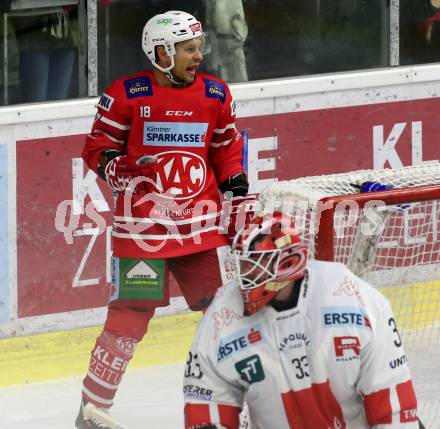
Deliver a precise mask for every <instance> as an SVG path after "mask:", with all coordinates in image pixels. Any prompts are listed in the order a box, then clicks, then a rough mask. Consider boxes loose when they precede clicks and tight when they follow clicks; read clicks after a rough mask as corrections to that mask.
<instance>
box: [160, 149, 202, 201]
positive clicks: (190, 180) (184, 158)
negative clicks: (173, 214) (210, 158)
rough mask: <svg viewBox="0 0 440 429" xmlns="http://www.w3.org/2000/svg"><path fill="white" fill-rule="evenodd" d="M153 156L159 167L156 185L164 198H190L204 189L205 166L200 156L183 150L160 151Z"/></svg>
mask: <svg viewBox="0 0 440 429" xmlns="http://www.w3.org/2000/svg"><path fill="white" fill-rule="evenodd" d="M155 156H156V157H157V165H158V167H159V168H158V172H157V176H156V187H157V189H158V191H159V192H160V193H161V194H162V196H163V197H164V198H172V199H174V200H183V199H187V198H192V197H195V196H196V195H198V194H199V193H200V192H201V191H202V190H203V189H204V187H205V183H206V172H207V167H206V163H205V161H204V159H203V158H202V157H200V156H199V155H196V154H194V153H191V152H184V151H175V152H162V153H158V154H156V155H155ZM165 193H166V194H165ZM164 194H165V195H164Z"/></svg>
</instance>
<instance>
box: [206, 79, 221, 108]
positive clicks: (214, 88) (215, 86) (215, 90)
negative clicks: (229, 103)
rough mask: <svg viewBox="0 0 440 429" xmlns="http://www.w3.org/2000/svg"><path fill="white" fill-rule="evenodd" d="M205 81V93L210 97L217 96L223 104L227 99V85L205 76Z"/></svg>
mask: <svg viewBox="0 0 440 429" xmlns="http://www.w3.org/2000/svg"><path fill="white" fill-rule="evenodd" d="M203 81H204V82H205V95H206V96H207V97H209V98H217V99H219V100H220V102H221V103H222V104H223V103H224V102H225V100H226V88H225V86H224V85H223V84H222V83H220V82H217V81H216V80H211V79H207V78H203Z"/></svg>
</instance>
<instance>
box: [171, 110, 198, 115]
mask: <svg viewBox="0 0 440 429" xmlns="http://www.w3.org/2000/svg"><path fill="white" fill-rule="evenodd" d="M193 113H194V112H188V111H185V110H167V111H166V112H165V116H192V114H193Z"/></svg>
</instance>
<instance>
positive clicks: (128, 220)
mask: <svg viewBox="0 0 440 429" xmlns="http://www.w3.org/2000/svg"><path fill="white" fill-rule="evenodd" d="M221 214H222V212H215V213H210V214H206V215H201V216H195V217H191V218H188V219H182V220H168V219H156V218H151V217H150V218H143V217H130V216H115V217H114V218H113V219H114V221H116V222H126V223H136V224H137V223H143V224H159V225H188V224H191V223H195V222H200V221H204V220H208V219H213V218H217V217H218V216H220V215H221ZM120 226H122V225H120Z"/></svg>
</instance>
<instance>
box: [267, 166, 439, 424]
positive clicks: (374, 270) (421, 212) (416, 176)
mask: <svg viewBox="0 0 440 429" xmlns="http://www.w3.org/2000/svg"><path fill="white" fill-rule="evenodd" d="M367 181H373V182H378V183H381V184H384V185H389V186H392V187H393V188H395V189H405V188H415V187H420V186H427V185H440V165H424V166H416V167H405V168H402V169H385V170H360V171H355V172H350V173H343V174H333V175H328V176H315V177H304V178H299V179H295V180H291V181H285V182H278V183H275V184H273V185H271V186H270V187H268V188H266V189H265V190H264V191H263V192H262V194H261V195H260V203H261V206H262V207H261V208H262V210H263V211H264V212H272V211H274V210H275V209H280V210H282V211H283V212H285V213H290V214H291V216H292V217H293V218H294V219H295V223H296V226H297V227H298V229H299V232H300V234H301V237H302V240H303V241H304V242H305V243H306V244H307V245H308V248H309V254H310V256H311V257H314V255H315V252H316V247H315V246H316V243H317V238H318V237H317V233H318V222H319V219H320V216H318V215H319V213H320V212H321V210H322V209H323V205H322V202H320V201H319V200H321V199H322V198H325V197H332V196H340V195H349V194H357V193H359V187H360V185H362V183H364V182H367ZM370 195H371V200H374V193H371V194H370ZM385 203H386V201H385ZM324 208H325V207H324ZM439 209H440V200H438V199H433V200H428V201H422V202H415V203H411V204H406V205H405V204H403V205H402V204H400V205H398V206H391V205H386V206H384V207H382V209H377V208H371V209H360V208H359V207H358V205H357V203H356V202H355V201H352V200H350V199H349V198H348V199H347V200H346V201H344V202H343V203H339V204H338V205H337V206H336V209H335V211H334V213H335V217H334V223H333V231H332V233H333V243H334V246H333V254H334V260H335V261H338V262H343V263H344V264H346V265H348V266H349V267H350V269H352V271H354V272H355V273H356V274H357V275H359V276H360V277H362V278H364V279H365V280H367V281H368V282H369V283H371V284H372V285H374V286H375V287H377V288H379V289H380V290H381V292H382V293H384V294H385V295H386V296H387V297H388V298H389V300H390V301H391V304H392V306H393V310H394V313H395V316H396V319H397V321H398V324H399V327H400V331H401V336H402V339H403V341H404V344H405V347H406V350H407V353H408V361H409V365H410V367H411V370H412V373H413V377H414V384H415V388H416V391H417V395H418V400H419V411H420V414H421V416H422V418H423V421H424V423H425V425H426V427H427V428H431V427H432V428H434V427H437V426H436V425H438V424H439V423H438V422H439V421H440V240H439V238H440V237H439V231H440V220H439Z"/></svg>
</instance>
